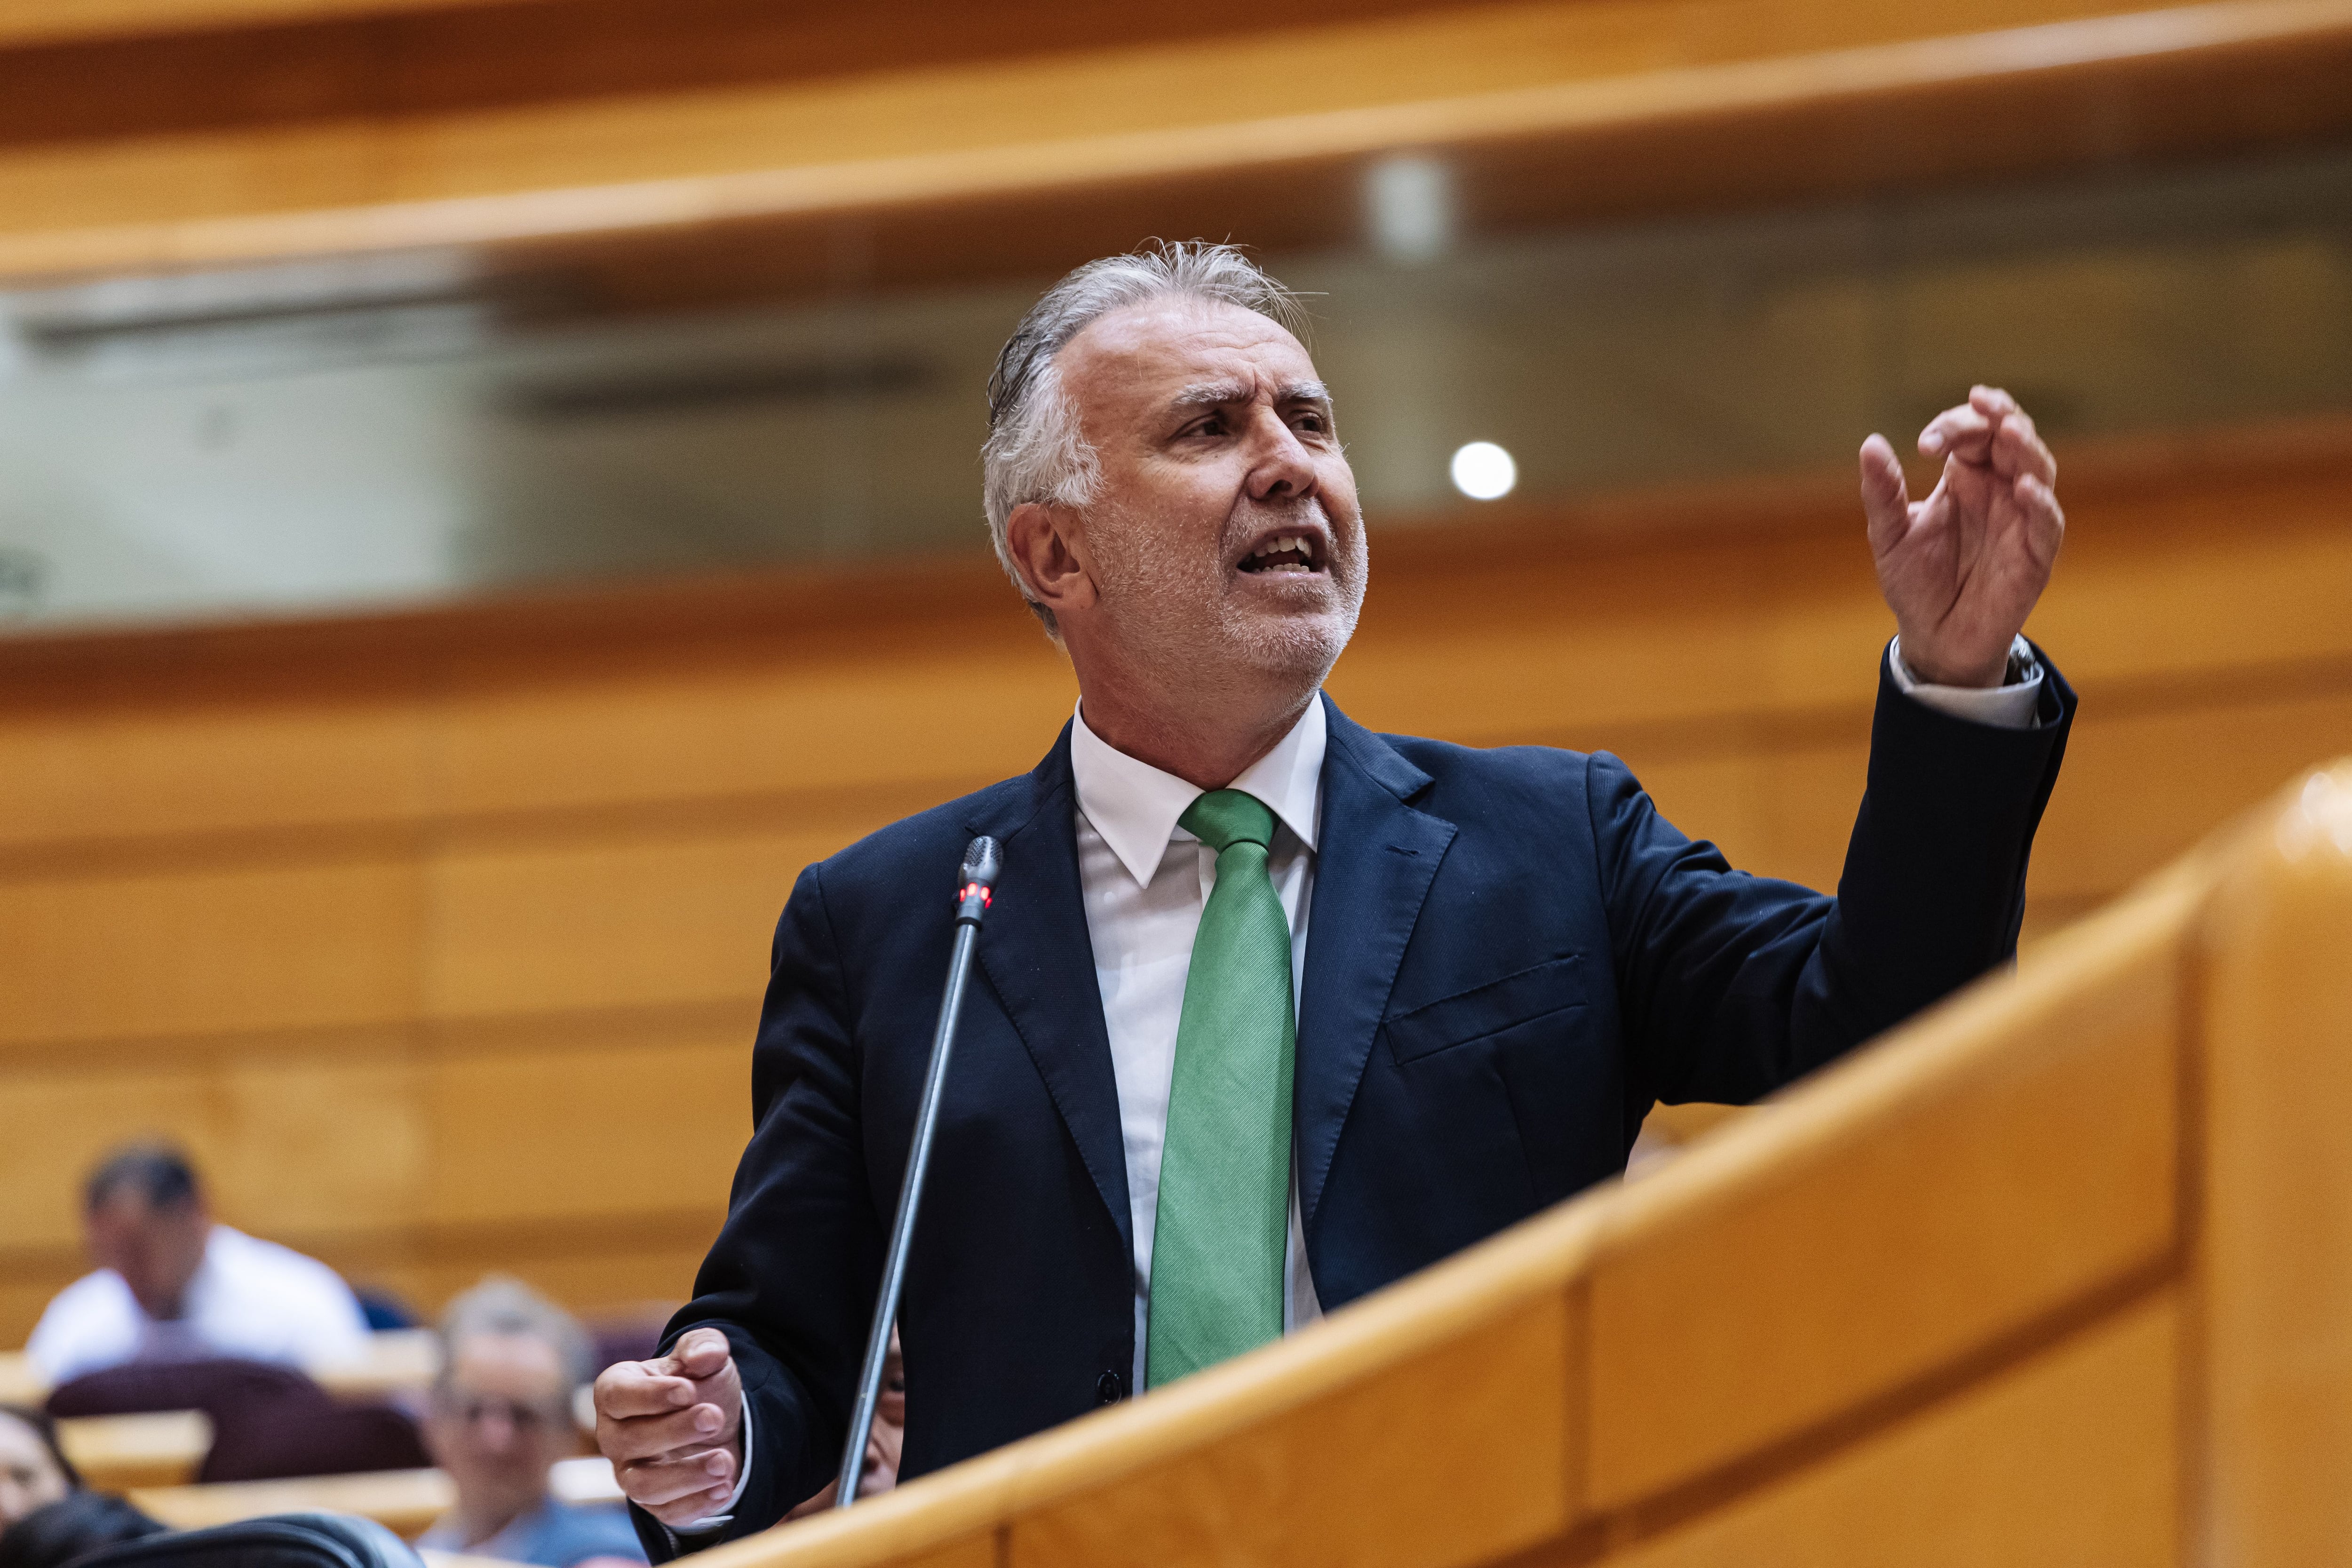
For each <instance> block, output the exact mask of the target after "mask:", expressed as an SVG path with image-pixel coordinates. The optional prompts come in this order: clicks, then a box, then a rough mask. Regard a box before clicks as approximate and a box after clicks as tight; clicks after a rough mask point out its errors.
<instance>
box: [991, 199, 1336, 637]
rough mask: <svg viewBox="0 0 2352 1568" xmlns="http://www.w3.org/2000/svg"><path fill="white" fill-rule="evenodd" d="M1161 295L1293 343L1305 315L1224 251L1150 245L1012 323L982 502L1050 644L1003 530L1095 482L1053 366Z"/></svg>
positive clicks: (1083, 276) (1073, 282) (1089, 494)
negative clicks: (1099, 327)
mask: <svg viewBox="0 0 2352 1568" xmlns="http://www.w3.org/2000/svg"><path fill="white" fill-rule="evenodd" d="M1170 295H1180V296H1184V297H1187V298H1191V299H1195V300H1211V301H1213V302H1215V303H1218V304H1223V305H1238V306H1240V307H1241V308H1242V309H1243V310H1255V312H1257V313H1258V314H1259V315H1261V316H1264V317H1265V318H1266V319H1267V320H1269V321H1274V322H1275V323H1276V324H1277V325H1279V326H1281V327H1283V328H1285V329H1286V330H1287V331H1290V332H1293V333H1295V334H1297V335H1298V336H1299V337H1302V338H1303V337H1305V336H1306V326H1307V315H1306V311H1305V310H1302V309H1301V308H1300V306H1299V303H1298V296H1297V295H1296V294H1294V293H1292V292H1291V291H1290V290H1289V289H1286V288H1284V287H1283V286H1282V285H1281V284H1280V283H1278V282H1276V280H1275V279H1272V278H1269V277H1267V276H1266V275H1265V272H1263V271H1261V270H1260V269H1259V268H1258V265H1257V263H1255V261H1252V260H1251V259H1250V258H1248V257H1246V256H1244V255H1243V254H1242V252H1241V250H1240V249H1239V248H1238V247H1234V246H1231V245H1211V244H1209V243H1208V242H1207V241H1205V240H1189V241H1177V242H1175V243H1172V244H1171V243H1170V242H1169V241H1166V240H1154V241H1152V242H1151V243H1150V245H1147V246H1145V247H1143V248H1142V249H1140V250H1136V251H1131V252H1129V254H1127V255H1125V256H1106V257H1104V258H1101V259H1100V260H1097V261H1089V262H1087V264H1086V265H1085V266H1084V267H1081V268H1078V269H1077V270H1076V271H1075V272H1073V273H1071V274H1070V275H1069V276H1068V277H1066V278H1065V279H1062V280H1061V281H1060V282H1059V283H1056V284H1055V285H1054V286H1053V287H1052V288H1051V289H1046V290H1045V295H1044V297H1043V298H1041V299H1040V300H1038V301H1037V302H1036V303H1035V304H1034V305H1032V306H1031V307H1030V308H1029V313H1028V314H1027V315H1025V316H1024V317H1022V318H1021V324H1020V325H1019V326H1017V327H1015V328H1013V336H1012V337H1010V338H1009V339H1007V340H1005V344H1004V352H1003V353H1000V354H998V355H997V356H996V372H995V374H992V375H991V376H990V377H989V378H988V439H987V441H986V442H985V443H984V444H982V447H981V448H980V460H981V473H982V479H981V498H982V506H983V507H984V508H985V509H986V510H987V513H988V536H989V539H990V540H991V542H993V543H994V544H995V546H996V559H997V560H998V562H999V563H1002V564H1003V567H1004V573H1005V575H1006V576H1008V577H1011V578H1012V579H1013V586H1014V587H1015V588H1018V589H1019V590H1020V591H1021V597H1022V599H1023V601H1024V602H1025V603H1026V604H1027V605H1028V606H1029V607H1030V608H1031V609H1032V610H1034V611H1035V612H1036V615H1037V618H1038V619H1039V620H1040V621H1042V622H1044V623H1045V632H1046V635H1047V636H1049V637H1055V638H1056V639H1058V638H1059V637H1060V636H1061V628H1060V627H1058V626H1055V624H1054V612H1053V611H1051V610H1049V609H1047V608H1046V607H1045V605H1041V604H1039V603H1037V602H1036V601H1035V600H1034V599H1032V598H1030V597H1029V587H1028V584H1025V583H1024V582H1023V581H1022V580H1021V573H1020V570H1019V569H1018V568H1017V567H1015V566H1014V565H1013V550H1012V546H1011V545H1010V544H1009V543H1008V542H1006V539H1005V533H1004V530H1005V524H1006V522H1007V521H1009V520H1010V519H1011V518H1012V516H1013V508H1015V507H1017V506H1022V505H1024V504H1025V503H1027V502H1030V501H1042V502H1045V503H1046V504H1048V505H1055V506H1069V507H1082V506H1086V505H1087V504H1089V503H1090V502H1091V501H1092V500H1094V496H1095V487H1096V485H1097V483H1098V482H1099V481H1100V479H1101V478H1102V470H1101V468H1100V466H1099V464H1098V463H1097V461H1096V458H1095V450H1094V448H1093V447H1090V446H1088V445H1087V442H1086V438H1085V437H1083V436H1081V435H1080V434H1079V432H1078V416H1077V411H1076V410H1075V409H1073V408H1072V407H1071V406H1070V400H1069V398H1068V397H1067V396H1066V395H1065V394H1064V393H1063V390H1062V378H1061V374H1060V373H1059V371H1058V370H1057V369H1056V368H1055V363H1054V356H1055V355H1056V354H1058V353H1061V352H1062V350H1063V348H1064V346H1065V345H1066V344H1067V343H1068V342H1069V341H1070V340H1071V339H1072V338H1075V337H1076V336H1077V335H1078V334H1079V333H1080V332H1082V331H1085V330H1086V329H1087V325H1088V323H1090V322H1092V321H1095V320H1096V319H1097V318H1098V317H1102V316H1107V315H1108V314H1109V313H1110V312H1111V311H1113V310H1123V309H1125V308H1126V307H1127V306H1129V305H1140V304H1144V303H1146V302H1148V301H1150V300H1158V299H1163V298H1166V297H1167V296H1170Z"/></svg>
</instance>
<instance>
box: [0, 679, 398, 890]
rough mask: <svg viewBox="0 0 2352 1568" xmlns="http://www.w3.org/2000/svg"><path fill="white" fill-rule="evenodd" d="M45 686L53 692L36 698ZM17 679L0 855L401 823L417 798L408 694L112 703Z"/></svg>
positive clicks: (2, 780) (3, 762)
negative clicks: (76, 844) (61, 844)
mask: <svg viewBox="0 0 2352 1568" xmlns="http://www.w3.org/2000/svg"><path fill="white" fill-rule="evenodd" d="M43 695H47V696H48V698H49V700H47V702H41V701H39V698H40V697H42V696H43ZM90 695H91V696H94V697H96V698H98V700H96V701H91V700H81V701H76V700H74V699H73V696H72V695H71V694H69V693H63V692H58V693H43V692H41V691H40V690H38V689H34V690H26V689H22V688H19V689H17V690H16V691H14V692H12V693H10V694H9V695H8V698H7V699H5V700H6V701H7V702H8V710H7V711H6V712H5V717H0V851H5V850H6V849H11V848H23V847H31V846H36V845H40V844H44V843H49V842H53V841H58V840H64V841H68V842H70V841H73V840H78V839H91V838H114V837H125V836H134V835H162V834H185V833H194V832H203V831H207V830H265V831H282V830H284V829H286V828H289V827H303V826H315V825H320V824H353V823H364V824H372V825H381V824H385V823H398V822H403V821H406V820H409V819H412V818H414V817H415V816H417V815H418V814H419V813H420V812H421V811H422V809H423V807H424V783H425V781H424V778H423V776H422V764H423V760H424V758H423V750H422V740H423V731H422V727H421V721H422V717H423V716H422V713H421V712H420V710H418V708H417V707H416V705H415V704H414V703H372V702H366V701H354V702H318V701H301V700H292V701H269V700H260V701H254V702H237V703H230V704H227V705H222V704H218V703H213V702H207V701H205V700H203V697H202V694H201V692H200V691H192V692H191V693H190V698H191V699H192V700H183V701H181V702H179V703H175V704H173V705H170V706H156V705H152V704H138V705H132V706H130V707H127V708H125V707H122V706H119V705H117V704H113V703H110V702H107V701H105V700H104V694H103V693H94V694H90Z"/></svg>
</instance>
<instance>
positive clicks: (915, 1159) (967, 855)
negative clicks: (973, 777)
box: [833, 835, 1004, 1509]
mask: <svg viewBox="0 0 2352 1568" xmlns="http://www.w3.org/2000/svg"><path fill="white" fill-rule="evenodd" d="M1003 866H1004V859H1003V851H1002V850H1001V849H1000V848H999V847H998V846H997V842H996V840H995V839H993V838H990V837H986V836H984V835H983V836H982V837H978V838H975V839H973V840H972V841H971V844H969V845H968V846H966V847H965V848H964V852H963V865H962V867H961V869H960V870H959V871H958V872H957V876H958V878H959V879H960V881H961V889H960V891H959V892H958V894H957V900H958V902H957V908H956V933H955V952H954V953H953V954H952V955H951V956H950V958H949V959H948V984H947V994H945V995H944V996H943V997H942V998H941V999H940V1023H939V1028H938V1030H937V1031H936V1032H935V1033H934V1034H933V1035H932V1036H931V1065H930V1069H929V1072H927V1073H926V1074H925V1075H924V1078H923V1100H922V1104H921V1106H920V1108H919V1110H917V1111H916V1112H915V1142H914V1146H913V1147H912V1148H910V1149H908V1151H907V1175H906V1179H905V1181H904V1182H903V1183H901V1184H900V1185H899V1188H898V1217H897V1218H895V1219H894V1220H892V1222H891V1225H890V1250H889V1252H888V1254H887V1257H886V1258H885V1260H884V1262H883V1265H882V1294H881V1296H880V1297H879V1299H877V1300H876V1301H875V1303H874V1328H873V1331H871V1332H870V1333H868V1334H867V1335H866V1366H865V1370H864V1372H863V1373H862V1374H861V1375H860V1376H859V1378H858V1380H857V1403H856V1404H855V1405H852V1406H850V1413H849V1441H848V1443H847V1444H846V1445H845V1447H843V1449H842V1452H841V1476H840V1479H839V1481H838V1483H837V1489H836V1490H835V1494H834V1500H833V1506H834V1507H835V1508H837V1509H838V1508H847V1507H848V1506H849V1505H850V1504H851V1503H853V1502H856V1500H857V1482H858V1479H859V1477H860V1476H861V1475H862V1474H863V1473H864V1471H865V1468H866V1436H867V1435H868V1434H869V1433H871V1432H872V1431H873V1429H874V1406H875V1405H876V1403H877V1401H879V1400H880V1398H881V1397H882V1367H883V1363H885V1362H886V1361H887V1360H888V1359H889V1354H890V1330H891V1328H892V1327H893V1326H894V1325H895V1324H896V1323H897V1322H898V1296H899V1293H900V1291H901V1290H902V1289H905V1287H906V1283H907V1252H908V1248H909V1247H912V1246H913V1244H914V1240H915V1210H916V1207H917V1206H918V1205H919V1204H920V1203H921V1202H922V1196H923V1178H924V1176H925V1175H926V1174H928V1173H929V1170H930V1164H931V1139H932V1137H933V1135H934V1134H936V1133H937V1132H938V1131H939V1125H940V1089H941V1088H942V1087H943V1086H944V1085H945V1084H946V1083H947V1078H948V1056H949V1054H950V1051H951V1050H952V1049H953V1048H954V1046H955V1031H956V1019H957V1017H958V1016H959V1015H960V1014H961V1013H962V1011H963V988H964V983H965V982H966V981H967V980H969V979H970V978H971V950H972V946H973V944H974V943H975V942H978V941H979V940H980V922H981V921H982V920H983V919H985V918H986V917H987V914H988V905H989V900H990V898H991V896H992V890H993V889H994V888H995V886H996V879H997V875H998V873H999V872H1001V871H1002V870H1003Z"/></svg>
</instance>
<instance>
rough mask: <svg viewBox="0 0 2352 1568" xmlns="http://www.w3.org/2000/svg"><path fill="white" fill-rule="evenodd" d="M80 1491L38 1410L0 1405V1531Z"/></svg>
mask: <svg viewBox="0 0 2352 1568" xmlns="http://www.w3.org/2000/svg"><path fill="white" fill-rule="evenodd" d="M79 1490H81V1477H80V1476H79V1475H78V1474H76V1473H75V1471H74V1468H73V1461H71V1460H70V1459H68V1458H66V1451H65V1450H64V1449H63V1448H61V1447H58V1429H57V1426H56V1425H55V1424H54V1423H52V1422H51V1421H50V1420H49V1418H48V1417H47V1415H43V1414H41V1413H40V1412H39V1411H37V1410H26V1409H22V1408H20V1407H18V1406H16V1405H0V1530H6V1529H8V1528H9V1527H10V1526H12V1525H14V1524H15V1523H16V1521H18V1520H20V1519H22V1518H24V1517H25V1516H26V1514H28V1513H31V1512H32V1511H33V1510H35V1509H37V1508H43V1507H46V1506H47V1505H48V1504H50V1503H53V1502H58V1501H60V1500H63V1499H64V1498H66V1497H67V1496H68V1495H69V1494H71V1493H74V1492H78V1491H79Z"/></svg>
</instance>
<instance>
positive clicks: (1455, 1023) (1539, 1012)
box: [1381, 952, 1584, 1067]
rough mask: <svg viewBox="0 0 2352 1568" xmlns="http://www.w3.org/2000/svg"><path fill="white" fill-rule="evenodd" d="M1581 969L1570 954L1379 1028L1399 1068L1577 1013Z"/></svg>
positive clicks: (1581, 994) (1581, 993)
mask: <svg viewBox="0 0 2352 1568" xmlns="http://www.w3.org/2000/svg"><path fill="white" fill-rule="evenodd" d="M1581 963H1582V960H1581V959H1580V957H1579V956H1578V955H1577V954H1575V953H1572V952H1571V953H1570V954H1568V955H1567V956H1566V957H1564V958H1554V959H1549V960H1547V961H1545V962H1544V963H1538V964H1535V965H1532V966H1531V967H1529V968H1527V969H1522V970H1520V971H1518V972H1517V973H1514V974H1506V975H1504V976H1503V977H1502V978H1501V979H1500V980H1494V981H1489V982H1488V983H1487V984H1484V985H1480V986H1476V987H1474V988H1473V989H1471V990H1468V991H1459V992H1456V993H1454V994H1453V995H1451V996H1444V997H1440V998H1439V999H1438V1000H1436V1001H1434V1002H1429V1003H1424V1004H1423V1005H1421V1006H1419V1007H1415V1008H1414V1009H1412V1011H1411V1012H1409V1013H1400V1014H1398V1015H1397V1016H1394V1017H1392V1018H1390V1019H1389V1020H1388V1021H1387V1022H1386V1023H1385V1024H1383V1025H1382V1026H1381V1028H1382V1032H1383V1033H1385V1034H1386V1035H1387V1036H1388V1037H1389V1052H1390V1054H1391V1056H1392V1057H1394V1058H1396V1062H1397V1065H1398V1066H1400V1067H1402V1066H1403V1065H1404V1064H1405V1063H1406V1062H1411V1061H1418V1060H1420V1059H1421V1058H1423V1057H1428V1056H1434V1055H1436V1054H1437V1053H1438V1052H1439V1051H1444V1050H1451V1049H1453V1048H1454V1047H1455V1046H1466V1045H1469V1044H1470V1043H1471V1042H1473V1041H1475V1040H1483V1039H1486V1037H1489V1036H1492V1035H1498V1034H1501V1033H1502V1032H1503V1031H1504V1030H1506V1029H1510V1028H1516V1027H1517V1026H1519V1025H1521V1024H1528V1023H1533V1022H1534V1021H1535V1020H1536V1019H1538V1018H1541V1017H1544V1016H1547V1015H1549V1014H1552V1013H1563V1012H1566V1011H1568V1010H1569V1009H1570V1008H1572V1007H1581V1006H1583V1005H1584V975H1583V973H1582V971H1581V968H1580V965H1581Z"/></svg>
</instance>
